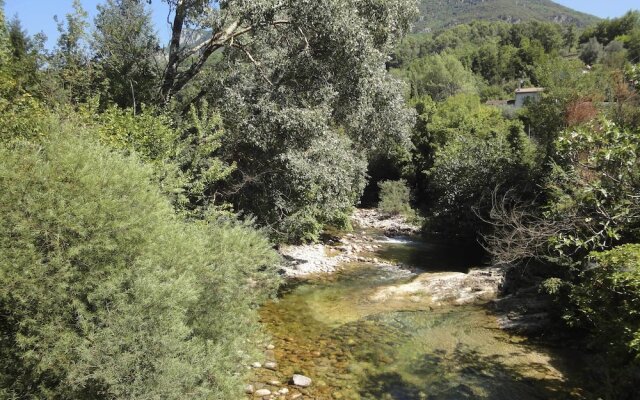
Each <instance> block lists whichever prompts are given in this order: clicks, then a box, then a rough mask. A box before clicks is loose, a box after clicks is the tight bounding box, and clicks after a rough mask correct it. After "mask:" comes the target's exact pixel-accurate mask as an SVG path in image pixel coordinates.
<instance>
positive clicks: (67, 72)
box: [52, 0, 94, 103]
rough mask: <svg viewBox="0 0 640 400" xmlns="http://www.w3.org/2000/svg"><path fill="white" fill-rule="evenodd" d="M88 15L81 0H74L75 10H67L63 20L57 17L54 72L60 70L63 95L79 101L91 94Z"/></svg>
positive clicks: (91, 67)
mask: <svg viewBox="0 0 640 400" xmlns="http://www.w3.org/2000/svg"><path fill="white" fill-rule="evenodd" d="M87 16H88V14H87V12H86V11H85V10H84V9H83V8H82V4H81V3H80V0H74V1H73V12H72V13H69V14H67V15H66V16H65V20H64V21H60V20H59V19H58V17H57V16H56V17H55V20H56V22H57V23H58V32H59V33H60V36H59V37H58V43H57V47H56V49H55V52H54V54H53V58H52V68H53V72H54V73H55V74H57V78H58V79H59V81H60V86H61V87H62V91H63V95H64V96H65V97H67V98H68V99H69V100H71V101H72V102H77V103H80V102H84V101H86V100H87V99H88V98H89V97H90V96H91V87H92V84H93V76H94V71H93V66H92V65H91V63H90V60H89V58H90V57H89V53H88V51H87V46H86V39H87V32H86V30H87V28H88V23H87ZM63 101H64V100H63Z"/></svg>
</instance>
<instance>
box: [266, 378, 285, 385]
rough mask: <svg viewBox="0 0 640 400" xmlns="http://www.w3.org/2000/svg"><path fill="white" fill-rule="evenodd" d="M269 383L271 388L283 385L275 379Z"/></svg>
mask: <svg viewBox="0 0 640 400" xmlns="http://www.w3.org/2000/svg"><path fill="white" fill-rule="evenodd" d="M267 383H268V384H269V385H271V386H280V385H281V384H282V382H280V381H277V380H275V379H274V380H271V381H269V382H267Z"/></svg>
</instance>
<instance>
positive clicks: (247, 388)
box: [244, 385, 255, 394]
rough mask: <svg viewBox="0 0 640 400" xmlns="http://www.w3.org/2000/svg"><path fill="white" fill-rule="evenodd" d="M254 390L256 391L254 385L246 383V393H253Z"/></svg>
mask: <svg viewBox="0 0 640 400" xmlns="http://www.w3.org/2000/svg"><path fill="white" fill-rule="evenodd" d="M254 391H255V389H254V388H253V385H246V386H245V387H244V392H245V393H246V394H251V393H253V392H254Z"/></svg>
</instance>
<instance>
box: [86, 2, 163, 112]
mask: <svg viewBox="0 0 640 400" xmlns="http://www.w3.org/2000/svg"><path fill="white" fill-rule="evenodd" d="M91 46H92V48H93V52H94V56H95V58H96V62H97V64H98V65H97V68H100V70H101V73H102V74H103V76H104V78H105V79H106V83H105V90H104V92H103V93H104V94H103V98H104V100H106V101H108V102H114V103H116V104H118V105H119V106H121V107H134V108H135V107H136V106H137V105H138V104H140V103H148V102H150V101H151V100H152V99H153V97H154V96H155V94H156V93H154V88H155V85H156V82H157V78H158V75H159V73H158V70H159V68H158V65H157V61H158V60H156V56H157V55H158V51H159V43H158V38H157V37H156V34H155V32H154V30H153V25H152V21H151V14H150V12H149V10H147V9H146V7H145V4H144V3H143V2H141V1H140V0H107V2H106V4H104V5H99V6H98V15H97V17H96V18H95V31H94V34H93V38H92V40H91Z"/></svg>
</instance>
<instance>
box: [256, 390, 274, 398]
mask: <svg viewBox="0 0 640 400" xmlns="http://www.w3.org/2000/svg"><path fill="white" fill-rule="evenodd" d="M255 395H256V396H258V397H262V396H269V395H271V390H269V389H258V390H256V392H255Z"/></svg>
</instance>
